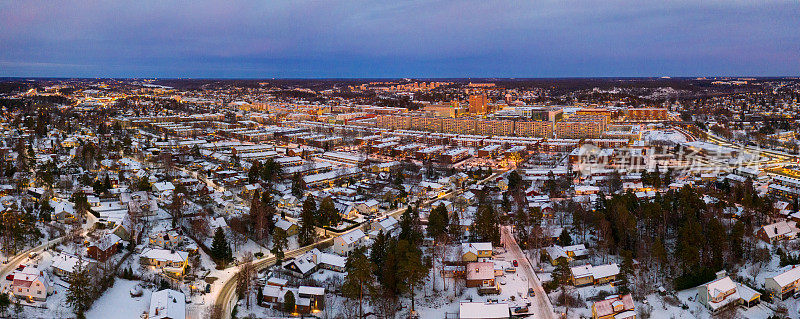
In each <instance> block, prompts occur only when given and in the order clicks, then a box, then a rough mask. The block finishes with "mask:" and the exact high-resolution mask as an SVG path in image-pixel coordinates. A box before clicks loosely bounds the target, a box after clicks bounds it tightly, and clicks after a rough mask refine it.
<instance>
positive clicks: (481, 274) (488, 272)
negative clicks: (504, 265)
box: [465, 262, 495, 287]
mask: <svg viewBox="0 0 800 319" xmlns="http://www.w3.org/2000/svg"><path fill="white" fill-rule="evenodd" d="M465 271H466V273H467V287H494V286H495V282H494V263H492V262H471V263H468V264H467V267H466V270H465Z"/></svg>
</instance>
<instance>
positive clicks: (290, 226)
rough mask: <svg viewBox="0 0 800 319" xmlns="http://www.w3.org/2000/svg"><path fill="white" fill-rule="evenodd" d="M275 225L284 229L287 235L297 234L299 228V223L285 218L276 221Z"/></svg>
mask: <svg viewBox="0 0 800 319" xmlns="http://www.w3.org/2000/svg"><path fill="white" fill-rule="evenodd" d="M275 227H276V228H280V229H283V231H284V232H285V233H286V236H287V237H288V236H294V235H297V230H298V227H297V224H295V223H292V222H290V221H288V220H285V219H283V218H280V219H279V220H278V221H277V222H275Z"/></svg>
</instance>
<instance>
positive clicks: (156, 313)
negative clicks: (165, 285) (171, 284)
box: [148, 289, 186, 319]
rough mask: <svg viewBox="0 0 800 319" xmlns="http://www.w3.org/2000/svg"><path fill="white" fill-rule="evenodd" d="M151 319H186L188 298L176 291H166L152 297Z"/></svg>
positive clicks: (157, 292) (155, 293) (158, 292)
mask: <svg viewBox="0 0 800 319" xmlns="http://www.w3.org/2000/svg"><path fill="white" fill-rule="evenodd" d="M148 318H151V319H185V318H186V296H185V295H184V294H183V293H182V292H180V291H176V290H172V289H164V290H161V291H156V292H154V293H153V294H152V295H151V296H150V312H149V317H148Z"/></svg>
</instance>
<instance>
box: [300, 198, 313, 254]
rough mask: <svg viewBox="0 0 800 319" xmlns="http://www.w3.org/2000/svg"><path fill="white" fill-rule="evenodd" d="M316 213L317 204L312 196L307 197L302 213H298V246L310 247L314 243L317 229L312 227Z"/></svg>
mask: <svg viewBox="0 0 800 319" xmlns="http://www.w3.org/2000/svg"><path fill="white" fill-rule="evenodd" d="M316 211H317V203H316V202H315V201H314V196H311V195H308V197H307V198H306V200H305V202H303V211H302V212H301V213H300V230H299V231H298V234H297V239H298V241H299V242H300V246H306V245H310V244H312V243H313V242H314V241H316V237H317V229H316V228H315V227H314V225H315V224H316V223H315V218H316Z"/></svg>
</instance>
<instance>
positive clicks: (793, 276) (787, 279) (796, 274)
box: [772, 267, 800, 287]
mask: <svg viewBox="0 0 800 319" xmlns="http://www.w3.org/2000/svg"><path fill="white" fill-rule="evenodd" d="M772 279H773V280H775V282H776V283H778V285H779V286H781V287H784V286H787V285H789V284H791V283H793V282H795V281H797V280H798V279H800V267H793V268H792V269H789V270H787V271H785V272H783V273H781V274H778V275H776V276H775V277H772Z"/></svg>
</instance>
